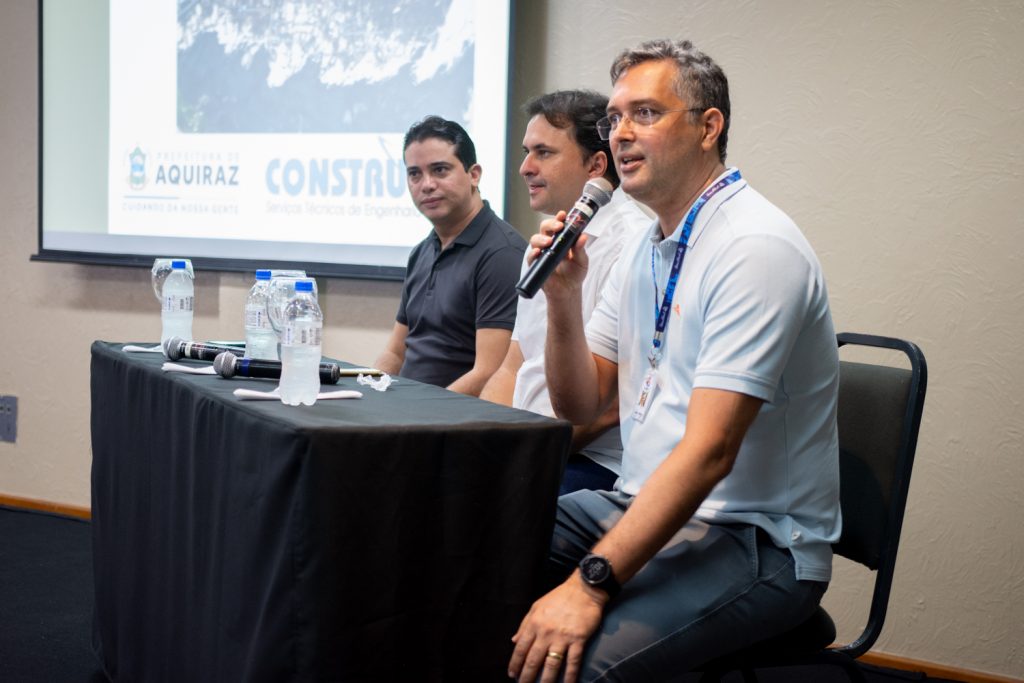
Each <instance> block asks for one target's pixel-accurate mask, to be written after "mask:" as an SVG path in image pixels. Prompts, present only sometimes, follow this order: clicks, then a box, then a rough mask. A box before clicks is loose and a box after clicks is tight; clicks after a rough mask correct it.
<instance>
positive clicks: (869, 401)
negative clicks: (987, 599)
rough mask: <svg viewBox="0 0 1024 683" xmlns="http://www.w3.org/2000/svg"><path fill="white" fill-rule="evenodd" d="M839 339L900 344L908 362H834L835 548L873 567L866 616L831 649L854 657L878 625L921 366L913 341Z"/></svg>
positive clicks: (896, 537) (917, 414)
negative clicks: (839, 520) (839, 518)
mask: <svg viewBox="0 0 1024 683" xmlns="http://www.w3.org/2000/svg"><path fill="white" fill-rule="evenodd" d="M837 339H838V342H839V346H840V347H842V346H844V345H848V344H849V345H858V346H871V347H877V348H885V349H893V350H897V351H902V352H903V353H905V354H906V356H907V358H908V359H909V361H910V369H909V370H908V369H904V368H896V367H891V366H887V365H874V364H866V363H859V362H849V361H841V362H840V375H839V412H838V425H839V466H840V505H841V507H842V511H843V533H842V538H840V540H839V541H838V542H837V543H836V544H834V546H833V549H834V550H835V552H836V553H838V554H840V555H843V556H844V557H847V558H849V559H851V560H854V561H856V562H860V563H861V564H863V565H865V566H867V567H869V568H871V569H873V570H875V588H874V592H873V594H872V599H871V610H870V613H869V615H868V622H867V625H866V626H865V628H864V631H863V632H862V633H861V635H860V636H859V637H858V638H857V639H856V640H855V641H854V642H852V643H851V644H849V645H845V646H842V647H839V648H837V649H839V650H842V651H845V652H846V653H847V654H849V655H851V656H853V657H859V656H860V655H862V654H863V653H864V652H867V651H868V649H870V648H871V646H872V645H873V644H874V642H875V640H876V639H877V638H878V635H879V634H880V633H881V630H882V624H883V622H884V621H885V613H886V609H887V607H888V603H889V590H890V588H891V586H892V577H893V569H894V568H895V566H896V551H897V549H898V547H899V541H900V530H901V529H902V527H903V513H904V509H905V507H906V502H907V491H908V489H909V487H910V471H911V468H912V467H913V464H914V452H915V450H916V449H917V434H918V430H919V429H920V426H921V413H922V411H923V409H924V396H925V389H926V388H927V381H928V372H927V366H926V365H925V360H924V355H923V354H922V353H921V350H920V349H919V348H918V347H917V346H916V345H914V344H912V343H910V342H906V341H902V340H899V339H892V338H889V337H877V336H873V335H865V334H852V333H843V334H839V335H837Z"/></svg>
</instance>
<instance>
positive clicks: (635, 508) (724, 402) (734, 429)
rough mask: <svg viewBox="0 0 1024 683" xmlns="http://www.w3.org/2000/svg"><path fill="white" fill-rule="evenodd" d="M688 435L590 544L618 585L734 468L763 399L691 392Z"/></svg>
mask: <svg viewBox="0 0 1024 683" xmlns="http://www.w3.org/2000/svg"><path fill="white" fill-rule="evenodd" d="M690 408H691V409H690V412H689V414H688V416H687V421H686V422H687V424H686V434H685V435H684V437H683V439H682V440H681V441H680V442H679V443H678V444H676V446H675V448H673V449H672V452H671V453H669V455H668V457H667V458H666V459H665V460H664V461H663V462H662V463H661V465H659V466H658V468H657V469H656V470H655V471H654V473H653V474H651V476H650V477H649V478H648V480H647V481H646V482H645V483H644V485H643V488H642V489H641V490H640V493H639V494H637V496H636V499H634V501H633V503H632V504H631V505H630V507H629V509H628V510H627V511H626V513H625V514H624V515H623V516H622V519H620V520H619V522H618V523H617V524H616V525H615V526H614V527H613V528H612V529H611V531H609V532H608V533H607V534H606V535H605V537H604V538H603V539H601V541H600V542H599V543H598V544H597V545H596V546H594V552H596V553H599V554H601V555H605V556H606V557H607V558H608V559H609V560H610V562H611V564H612V567H613V568H614V571H615V576H616V578H617V579H618V580H619V581H620V582H625V581H627V580H629V579H630V578H631V577H632V576H633V575H634V574H635V573H636V572H637V571H639V570H640V568H641V567H643V566H644V564H646V563H647V561H648V560H649V559H650V558H651V557H653V556H654V555H655V554H656V553H657V552H658V551H659V550H661V548H662V547H664V545H665V544H666V543H667V542H668V541H669V539H671V538H672V536H673V534H675V533H676V532H677V531H678V530H679V529H680V528H681V527H682V526H683V525H684V524H686V522H687V521H688V520H689V519H690V518H691V517H692V516H693V515H694V513H696V511H697V508H699V507H700V504H701V503H702V502H703V501H704V499H705V498H706V497H707V496H708V494H709V493H711V490H712V489H713V488H714V487H715V485H716V484H718V482H720V481H721V480H722V479H724V478H725V477H726V475H728V474H729V472H730V471H731V469H732V466H733V463H734V462H735V460H736V455H737V453H738V452H739V448H740V444H741V443H742V440H743V437H744V435H745V434H746V432H747V429H748V428H749V427H750V424H751V423H752V422H753V420H754V418H755V417H756V416H757V412H758V411H759V410H760V408H761V401H760V400H758V399H755V398H752V397H750V396H744V395H742V394H736V393H733V392H727V391H718V390H707V389H698V390H695V391H694V394H693V397H692V399H691V403H690Z"/></svg>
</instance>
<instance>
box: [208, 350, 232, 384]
mask: <svg viewBox="0 0 1024 683" xmlns="http://www.w3.org/2000/svg"><path fill="white" fill-rule="evenodd" d="M237 365H238V356H236V355H235V354H233V353H231V352H230V351H225V352H224V353H218V354H217V357H216V358H214V359H213V370H214V372H216V373H217V374H218V375H220V376H221V377H224V378H228V379H230V378H231V377H234V376H235V368H236V367H237Z"/></svg>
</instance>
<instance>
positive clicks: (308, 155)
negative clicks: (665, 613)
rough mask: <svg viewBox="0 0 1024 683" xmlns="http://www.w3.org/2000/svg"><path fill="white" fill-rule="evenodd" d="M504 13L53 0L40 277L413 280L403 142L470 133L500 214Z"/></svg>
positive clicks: (242, 1)
mask: <svg viewBox="0 0 1024 683" xmlns="http://www.w3.org/2000/svg"><path fill="white" fill-rule="evenodd" d="M509 24H510V0H503V1H502V2H494V0H436V1H430V2H428V1H425V0H264V1H262V2H257V1H253V0H178V1H177V2H175V1H173V0H109V1H108V2H79V1H78V0H41V4H40V52H41V54H40V62H41V68H40V112H41V114H40V116H41V124H40V203H39V205H40V217H39V252H38V253H37V254H36V255H35V256H33V259H35V260H58V261H75V262H83V263H98V264H124V265H149V264H150V263H152V260H153V258H154V257H158V256H160V257H168V256H180V257H188V258H191V259H192V260H193V262H194V263H195V265H196V267H197V268H210V269H217V270H254V269H255V268H257V267H283V266H285V265H288V266H293V267H302V268H305V269H306V270H307V272H308V273H309V274H311V275H313V274H316V275H327V276H332V275H333V276H349V277H365V278H385V279H392V278H401V277H402V275H403V273H404V270H405V264H406V260H407V257H408V254H409V251H410V249H411V248H412V246H414V245H415V244H416V243H417V242H419V241H420V240H421V239H423V237H424V236H425V235H426V234H427V232H428V231H429V229H430V226H429V224H428V223H427V222H426V220H425V219H424V218H423V217H422V216H420V214H419V213H418V212H417V211H416V209H415V207H414V206H413V204H412V202H411V200H410V199H409V196H408V191H407V189H406V184H405V168H404V165H403V162H402V138H403V135H404V133H405V131H406V130H407V129H408V127H409V126H410V125H411V124H412V123H413V122H415V121H417V120H419V119H421V118H423V117H424V116H426V115H428V114H438V115H440V116H443V117H445V118H449V119H453V120H456V121H459V122H460V123H462V124H463V125H464V126H465V127H466V129H467V130H468V131H469V133H470V135H471V136H472V138H473V140H474V142H475V144H476V148H477V155H478V160H479V162H480V164H481V165H482V167H483V178H482V181H481V192H482V194H483V197H484V198H485V199H487V200H488V201H489V202H490V204H491V206H492V208H493V209H494V210H495V211H496V212H497V213H498V214H499V215H501V214H503V213H504V204H505V192H506V180H505V162H506V159H505V150H506V143H507V140H506V136H507V121H508V82H509V78H508V72H509V67H508V65H509V45H510V41H509V33H510V25H509Z"/></svg>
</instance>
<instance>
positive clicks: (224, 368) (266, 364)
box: [213, 351, 341, 384]
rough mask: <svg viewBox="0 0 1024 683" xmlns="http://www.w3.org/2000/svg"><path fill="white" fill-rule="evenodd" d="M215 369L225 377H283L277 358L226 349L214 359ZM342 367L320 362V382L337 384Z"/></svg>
mask: <svg viewBox="0 0 1024 683" xmlns="http://www.w3.org/2000/svg"><path fill="white" fill-rule="evenodd" d="M213 369H214V370H215V371H216V372H217V374H218V375H220V376H221V377H224V378H231V377H264V378H266V379H281V363H280V361H276V360H257V359H255V358H239V357H238V356H236V355H235V354H234V353H232V352H231V351H224V352H223V353H221V354H219V355H218V356H217V357H216V358H214V359H213ZM339 379H341V369H340V368H339V367H338V364H337V363H321V364H320V384H337V383H338V380H339Z"/></svg>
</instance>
